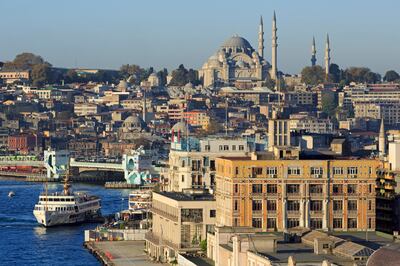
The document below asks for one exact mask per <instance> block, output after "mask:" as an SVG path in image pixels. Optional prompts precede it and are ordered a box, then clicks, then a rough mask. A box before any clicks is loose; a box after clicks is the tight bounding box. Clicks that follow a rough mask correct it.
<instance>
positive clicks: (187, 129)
mask: <svg viewBox="0 0 400 266" xmlns="http://www.w3.org/2000/svg"><path fill="white" fill-rule="evenodd" d="M188 95H189V94H188V93H186V94H185V99H186V119H185V120H186V151H187V152H189V121H188V120H189V119H188V110H189V109H188V108H189V102H188Z"/></svg>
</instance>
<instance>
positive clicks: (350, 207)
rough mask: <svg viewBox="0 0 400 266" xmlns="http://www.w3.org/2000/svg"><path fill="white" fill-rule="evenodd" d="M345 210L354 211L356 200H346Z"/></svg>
mask: <svg viewBox="0 0 400 266" xmlns="http://www.w3.org/2000/svg"><path fill="white" fill-rule="evenodd" d="M347 210H348V211H356V210H357V200H349V201H348V202H347Z"/></svg>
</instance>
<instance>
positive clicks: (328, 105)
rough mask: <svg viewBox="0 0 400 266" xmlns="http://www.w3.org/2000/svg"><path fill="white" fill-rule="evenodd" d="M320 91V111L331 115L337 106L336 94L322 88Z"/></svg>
mask: <svg viewBox="0 0 400 266" xmlns="http://www.w3.org/2000/svg"><path fill="white" fill-rule="evenodd" d="M321 93H322V95H321V103H322V111H323V112H324V113H326V114H327V115H328V116H330V117H332V116H333V115H334V114H335V111H336V107H337V99H336V94H335V92H333V91H330V90H324V91H322V92H321Z"/></svg>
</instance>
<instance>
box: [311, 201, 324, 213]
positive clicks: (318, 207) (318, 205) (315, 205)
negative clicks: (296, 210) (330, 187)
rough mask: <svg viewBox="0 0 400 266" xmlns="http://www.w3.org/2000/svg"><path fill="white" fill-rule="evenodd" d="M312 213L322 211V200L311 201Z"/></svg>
mask: <svg viewBox="0 0 400 266" xmlns="http://www.w3.org/2000/svg"><path fill="white" fill-rule="evenodd" d="M310 210H311V211H322V200H311V201H310Z"/></svg>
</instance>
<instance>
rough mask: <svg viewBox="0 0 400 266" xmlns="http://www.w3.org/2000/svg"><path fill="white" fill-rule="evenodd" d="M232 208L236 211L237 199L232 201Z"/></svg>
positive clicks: (237, 206)
mask: <svg viewBox="0 0 400 266" xmlns="http://www.w3.org/2000/svg"><path fill="white" fill-rule="evenodd" d="M233 209H234V210H235V211H237V210H238V209H239V203H238V201H237V200H235V201H234V202H233Z"/></svg>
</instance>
